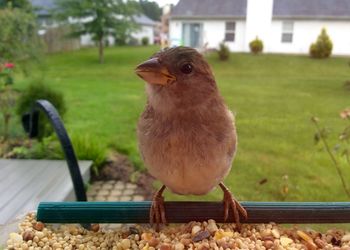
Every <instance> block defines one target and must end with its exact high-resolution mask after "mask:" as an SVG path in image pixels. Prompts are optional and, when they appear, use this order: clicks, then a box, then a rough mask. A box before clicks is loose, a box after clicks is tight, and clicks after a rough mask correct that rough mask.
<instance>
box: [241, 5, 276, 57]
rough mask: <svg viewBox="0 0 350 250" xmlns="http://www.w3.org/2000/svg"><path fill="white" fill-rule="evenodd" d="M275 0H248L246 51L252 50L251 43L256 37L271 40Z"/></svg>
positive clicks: (266, 41)
mask: <svg viewBox="0 0 350 250" xmlns="http://www.w3.org/2000/svg"><path fill="white" fill-rule="evenodd" d="M272 9H273V0H248V1H247V22H246V33H245V47H244V51H250V48H249V43H250V42H251V41H252V40H254V39H255V38H256V37H258V38H259V39H261V40H263V41H264V43H268V42H269V38H270V36H269V32H270V30H271V21H272Z"/></svg>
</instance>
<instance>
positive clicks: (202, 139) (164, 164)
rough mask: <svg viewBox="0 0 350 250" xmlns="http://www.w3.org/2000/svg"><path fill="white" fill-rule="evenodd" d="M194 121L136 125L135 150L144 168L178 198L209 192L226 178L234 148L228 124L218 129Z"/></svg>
mask: <svg viewBox="0 0 350 250" xmlns="http://www.w3.org/2000/svg"><path fill="white" fill-rule="evenodd" d="M194 118H195V117H194V115H192V116H191V117H183V118H182V119H175V120H174V119H160V120H155V119H153V120H152V121H151V122H150V123H147V122H146V121H145V120H144V121H140V123H139V129H138V138H139V148H140V151H141V153H142V156H143V159H144V162H145V165H146V167H147V168H148V170H149V172H150V174H151V175H153V176H154V177H155V178H157V179H159V180H160V181H161V182H163V183H164V185H166V186H167V187H168V188H170V189H171V190H172V191H173V192H174V193H178V194H195V195H201V194H205V193H208V192H209V191H210V190H212V189H213V188H214V187H215V186H216V185H218V183H219V182H220V181H222V180H223V178H224V177H225V176H226V175H227V174H228V172H229V170H230V168H231V164H232V159H233V155H234V151H235V147H236V134H235V130H234V127H233V125H232V122H231V123H230V122H226V123H227V124H226V125H225V124H221V125H220V126H218V125H215V124H214V123H211V122H209V123H205V122H203V121H199V120H198V119H197V120H196V119H194ZM219 122H220V121H219ZM221 123H222V121H221ZM224 123H225V122H224Z"/></svg>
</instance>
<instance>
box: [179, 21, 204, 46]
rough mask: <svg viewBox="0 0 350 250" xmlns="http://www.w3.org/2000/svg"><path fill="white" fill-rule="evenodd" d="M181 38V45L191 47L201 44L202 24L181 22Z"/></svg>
mask: <svg viewBox="0 0 350 250" xmlns="http://www.w3.org/2000/svg"><path fill="white" fill-rule="evenodd" d="M182 40H183V45H185V46H189V47H192V48H199V47H201V46H202V25H201V24H200V23H184V24H182Z"/></svg>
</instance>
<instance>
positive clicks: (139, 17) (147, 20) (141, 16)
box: [133, 14, 156, 26]
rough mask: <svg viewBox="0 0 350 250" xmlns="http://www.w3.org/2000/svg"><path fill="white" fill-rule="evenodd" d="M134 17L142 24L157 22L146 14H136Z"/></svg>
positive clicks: (151, 24) (136, 21)
mask: <svg viewBox="0 0 350 250" xmlns="http://www.w3.org/2000/svg"><path fill="white" fill-rule="evenodd" d="M133 19H134V21H135V23H137V24H140V25H147V26H155V25H156V22H155V21H153V20H152V19H151V18H149V17H148V16H146V15H144V14H139V15H134V16H133Z"/></svg>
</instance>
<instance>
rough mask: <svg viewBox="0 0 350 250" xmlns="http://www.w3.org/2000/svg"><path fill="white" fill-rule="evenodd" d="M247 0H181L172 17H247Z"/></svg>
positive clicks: (173, 10) (172, 12)
mask: <svg viewBox="0 0 350 250" xmlns="http://www.w3.org/2000/svg"><path fill="white" fill-rule="evenodd" d="M246 14H247V0H215V1H214V0H200V1H199V0H180V2H179V3H178V4H177V5H176V6H175V7H174V8H173V9H172V11H171V18H179V17H181V18H184V17H185V18H200V17H210V18H227V17H229V18H230V17H232V18H245V16H246Z"/></svg>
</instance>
